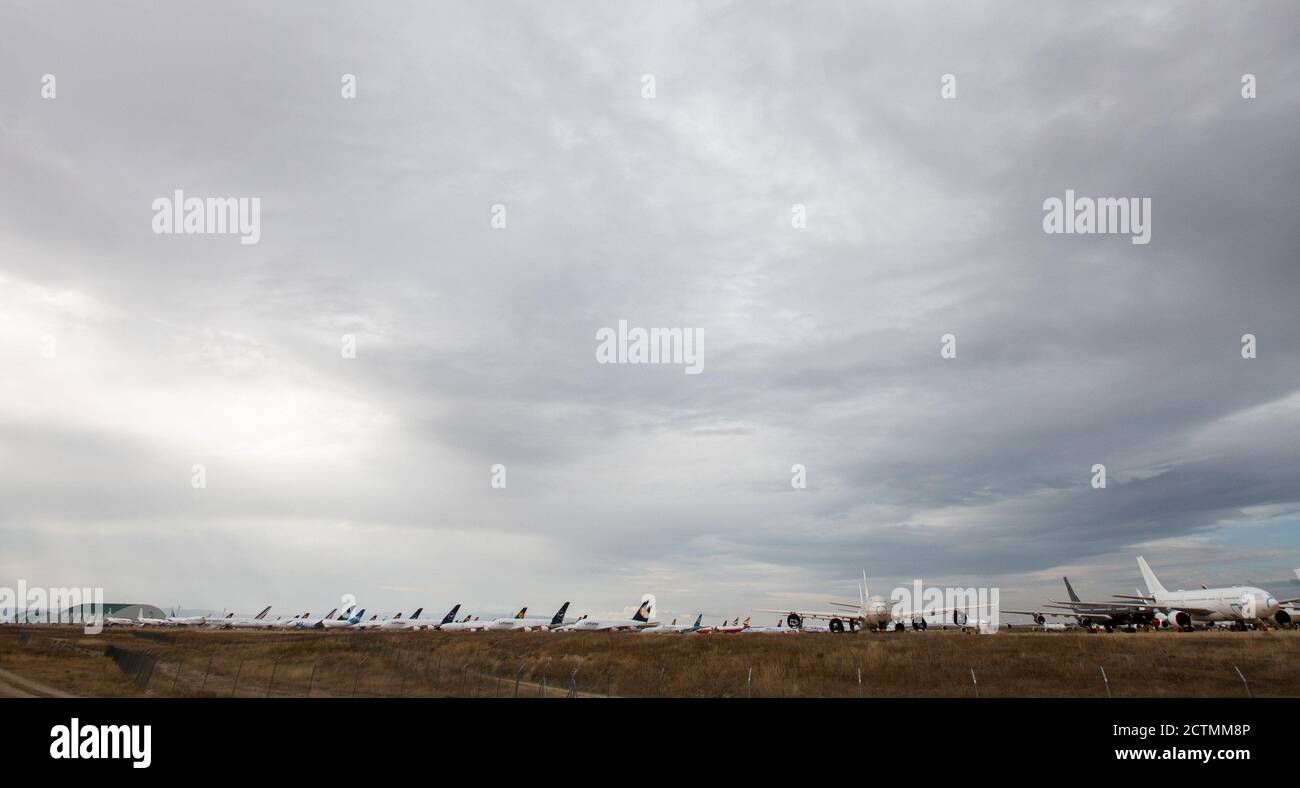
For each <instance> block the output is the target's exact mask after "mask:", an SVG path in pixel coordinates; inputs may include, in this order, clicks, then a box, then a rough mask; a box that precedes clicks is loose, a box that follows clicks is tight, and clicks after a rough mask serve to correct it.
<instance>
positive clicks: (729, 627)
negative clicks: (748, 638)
mask: <svg viewBox="0 0 1300 788" xmlns="http://www.w3.org/2000/svg"><path fill="white" fill-rule="evenodd" d="M746 629H749V618H748V617H746V618H745V621H744V623H741V620H740V616H736V618H735V620H734V621H732V622H731V623H730V624H728V623H727V622H725V621H723V622H722V625H721V626H719V627H718V628H717V631H718V632H724V633H733V632H744V631H745V630H746Z"/></svg>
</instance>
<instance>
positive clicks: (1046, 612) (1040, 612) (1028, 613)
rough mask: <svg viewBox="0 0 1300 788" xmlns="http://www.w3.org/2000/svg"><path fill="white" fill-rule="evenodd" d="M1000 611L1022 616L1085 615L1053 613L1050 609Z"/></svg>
mask: <svg viewBox="0 0 1300 788" xmlns="http://www.w3.org/2000/svg"><path fill="white" fill-rule="evenodd" d="M1000 612H1003V613H1016V614H1019V615H1022V616H1065V617H1067V618H1078V617H1079V616H1081V615H1083V614H1082V613H1053V612H1052V611H1050V610H1035V611H1032V612H1031V611H1028V610H1003V611H1000Z"/></svg>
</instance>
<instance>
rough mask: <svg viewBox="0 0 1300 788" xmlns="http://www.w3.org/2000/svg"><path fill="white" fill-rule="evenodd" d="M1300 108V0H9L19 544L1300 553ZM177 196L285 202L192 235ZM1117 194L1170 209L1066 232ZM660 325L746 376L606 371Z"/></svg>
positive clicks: (1282, 558) (1000, 554) (765, 554)
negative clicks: (175, 227) (1090, 0)
mask: <svg viewBox="0 0 1300 788" xmlns="http://www.w3.org/2000/svg"><path fill="white" fill-rule="evenodd" d="M1245 74H1252V75H1254V79H1255V85H1256V95H1255V97H1254V98H1245V97H1243V95H1242V92H1243V83H1242V80H1243V75H1245ZM46 75H52V76H53V77H54V78H55V80H56V81H55V82H54V86H55V95H54V96H53V97H46V96H45V95H43V91H44V90H45V88H46V84H45V77H46ZM344 75H352V76H353V77H354V78H355V98H347V97H345V96H344V92H345V88H344V79H345V77H344ZM945 75H950V76H951V79H948V80H946V81H945ZM647 76H649V77H652V78H653V94H652V95H648V94H647V90H648V88H647V85H648V84H649V82H648V80H647ZM945 86H948V87H950V88H951V89H953V90H955V95H952V96H951V97H945V95H944V93H945V90H944V89H945ZM949 92H950V93H951V91H949ZM1298 121H1300V13H1297V11H1296V8H1295V6H1294V4H1291V3H1286V2H1271V3H1249V2H1247V3H1238V4H1231V5H1227V4H1220V3H1182V4H1172V3H1143V4H1140V5H1138V6H1134V5H1133V4H1129V3H1097V4H1088V5H1087V6H1086V7H1083V6H1079V5H1078V4H1074V3H1066V2H1041V3H1001V4H990V5H984V4H980V3H960V4H957V3H918V2H908V3H871V2H865V3H858V2H845V3H835V2H817V3H752V2H736V3H725V2H709V3H695V4H687V3H681V2H665V3H655V4H649V5H647V4H632V3H609V2H590V3H577V2H560V3H546V4H537V3H526V2H518V3H516V2H485V3H478V2H475V3H470V2H461V3H385V4H383V5H382V6H380V7H366V8H362V7H358V6H356V4H350V3H340V2H312V3H305V2H297V3H277V4H272V5H267V4H263V3H253V2H231V3H223V4H220V5H211V4H199V3H175V4H156V3H139V2H126V3H120V4H114V5H113V6H112V8H105V7H95V6H92V5H91V4H80V3H69V4H50V3H37V2H17V3H13V2H11V3H6V4H5V6H4V8H3V9H2V10H0V173H2V174H3V177H2V178H0V583H3V584H10V585H12V584H14V583H16V582H17V580H18V579H24V580H26V581H27V582H28V583H29V584H32V585H45V586H102V587H104V588H105V591H106V594H107V596H108V597H109V598H110V601H137V602H149V603H153V604H158V605H160V606H163V607H172V606H181V607H184V608H190V609H221V608H231V609H239V610H247V611H256V610H259V609H260V608H261V607H262V606H264V605H265V604H273V605H275V606H276V612H279V613H284V614H288V613H291V612H292V613H297V612H301V611H303V610H310V611H313V612H317V613H319V612H323V611H324V610H325V609H327V608H329V607H333V606H335V605H336V603H337V601H338V599H339V598H340V596H341V595H342V594H345V593H346V594H353V595H355V596H356V598H357V599H358V600H359V601H360V603H361V604H362V605H365V606H367V607H369V608H371V609H372V610H384V611H393V610H398V609H404V610H408V611H409V609H411V608H414V607H417V606H424V607H426V608H427V609H429V610H438V611H441V610H443V609H445V608H447V607H450V606H451V605H452V604H453V603H456V602H460V603H463V604H464V605H465V606H466V608H465V609H466V611H467V612H481V613H483V614H491V613H504V612H512V611H513V610H514V609H516V608H517V607H518V606H520V605H522V604H528V605H529V606H530V608H531V609H532V610H533V611H534V612H537V613H538V614H539V615H549V614H550V612H551V611H553V610H554V609H555V608H556V607H558V606H559V604H560V603H561V602H563V601H565V600H571V601H572V603H573V607H572V608H571V611H572V612H573V613H581V612H590V613H593V614H596V615H599V614H602V613H625V612H630V611H631V610H632V609H635V607H636V605H637V603H638V602H639V600H640V597H641V595H642V594H643V593H645V592H653V593H655V594H656V595H657V597H658V602H659V608H660V615H661V618H667V617H671V616H682V617H688V616H691V615H693V614H694V613H696V612H703V613H704V614H705V615H706V622H707V618H708V617H714V616H726V617H728V618H730V617H733V616H737V615H739V616H744V615H746V614H747V612H748V610H749V609H750V608H754V607H772V606H775V607H787V606H789V607H795V606H804V607H808V606H813V607H817V606H822V607H824V602H825V600H826V599H828V598H849V599H852V598H853V597H854V596H856V594H857V591H856V586H855V584H856V582H857V580H858V578H860V576H861V573H862V572H863V571H865V572H866V573H867V576H868V579H869V585H870V590H871V592H872V593H884V594H887V593H888V591H889V590H890V589H891V588H892V587H894V586H896V585H900V584H903V585H910V584H911V582H912V580H913V579H914V578H921V579H923V580H924V582H925V583H926V584H927V585H938V586H949V585H953V586H962V587H967V586H973V585H978V586H996V587H998V588H999V589H1000V590H1001V599H1002V602H1003V604H1004V605H1012V604H1014V605H1030V604H1035V603H1037V602H1039V601H1041V600H1043V599H1045V598H1048V597H1049V596H1050V597H1054V598H1059V595H1060V593H1061V592H1062V591H1063V588H1062V587H1061V586H1060V579H1059V578H1060V576H1061V575H1063V574H1068V575H1070V576H1071V580H1072V582H1073V583H1074V585H1075V587H1076V588H1077V589H1078V590H1079V591H1080V592H1081V593H1083V594H1085V595H1087V596H1093V597H1098V596H1107V595H1109V594H1112V593H1131V591H1132V589H1133V588H1134V587H1135V586H1136V585H1137V583H1138V582H1139V580H1140V577H1139V575H1138V572H1137V567H1136V564H1135V562H1134V556H1135V555H1137V554H1143V555H1145V556H1146V558H1147V559H1148V561H1149V562H1150V563H1151V565H1152V566H1153V567H1154V568H1155V570H1156V571H1157V573H1158V574H1160V576H1161V580H1162V581H1163V582H1164V584H1165V585H1166V586H1169V587H1171V588H1173V587H1178V586H1180V585H1181V586H1193V587H1194V586H1196V585H1199V584H1201V583H1211V584H1213V583H1217V582H1223V583H1237V582H1263V581H1266V580H1268V581H1272V580H1280V579H1286V578H1290V577H1291V576H1292V572H1291V569H1292V568H1293V567H1296V566H1300V321H1297V320H1296V314H1297V295H1300V222H1297V216H1298V215H1300V197H1297V189H1296V184H1297V183H1300V146H1297V145H1296V129H1297V128H1300V123H1298ZM177 189H182V190H184V192H185V194H186V195H189V196H199V197H243V198H257V199H258V200H259V204H260V239H259V240H258V242H257V243H255V244H244V243H241V242H240V239H239V238H238V237H237V236H234V235H229V234H227V235H221V234H158V233H155V232H154V230H153V220H154V209H153V207H152V206H153V202H154V200H155V199H157V198H159V197H170V196H171V195H172V194H173V192H174V191H175V190H177ZM1067 190H1072V191H1073V192H1074V193H1076V194H1077V195H1086V196H1094V197H1138V198H1149V199H1150V201H1151V215H1150V219H1151V239H1150V243H1148V244H1135V243H1131V239H1130V238H1129V237H1128V236H1127V235H1114V234H1111V235H1100V234H1093V235H1087V234H1072V235H1060V234H1048V233H1046V232H1044V227H1043V219H1044V207H1043V206H1044V200H1046V199H1048V198H1051V197H1057V198H1062V199H1063V198H1064V196H1065V194H1066V191H1067ZM494 206H503V207H504V211H505V213H504V216H505V226H504V227H499V226H494V218H496V217H497V212H498V211H499V210H500V209H499V208H496V207H494ZM796 206H802V211H803V215H804V216H805V217H806V220H805V222H804V223H803V226H796V225H797V224H798V222H797V221H796V220H795V212H796V211H797V210H799V209H798V208H797V207H796ZM621 320H626V321H627V322H628V323H629V324H630V325H632V326H640V327H645V328H650V327H665V328H680V329H690V330H692V331H698V332H699V335H700V336H701V337H702V338H703V340H702V341H703V345H702V348H703V351H702V353H703V355H702V359H703V371H702V372H701V373H700V374H684V370H683V367H682V365H673V364H657V365H654V364H601V363H598V362H597V354H596V350H597V344H598V343H597V335H598V332H599V331H600V330H601V329H602V328H608V327H617V326H618V324H619V321H621ZM1246 333H1250V334H1253V335H1254V336H1255V337H1256V343H1257V344H1256V349H1257V353H1256V357H1255V358H1249V359H1247V358H1243V355H1242V347H1243V346H1242V336H1243V334H1246ZM948 334H951V335H952V336H953V337H954V338H955V348H956V355H955V357H952V358H945V357H943V355H942V354H941V350H942V349H943V339H942V338H943V337H944V335H948ZM349 338H350V339H349ZM346 342H352V343H354V345H353V346H354V347H355V357H347V355H346V354H345V353H344V352H343V347H344V344H345V343H346ZM1096 464H1103V465H1105V467H1106V476H1107V480H1106V486H1105V487H1104V488H1101V489H1098V488H1095V487H1094V485H1093V482H1094V472H1093V467H1094V465H1096ZM196 465H201V466H202V468H203V474H204V479H203V481H204V486H201V487H196V486H195V466H196ZM497 465H501V466H504V467H505V486H504V487H494V486H493V480H494V472H493V467H494V466H497ZM795 465H802V466H804V468H805V469H806V487H804V488H797V487H796V486H795V485H794V484H793V483H792V479H793V476H794V473H793V470H792V469H793V466H795ZM760 623H769V624H770V623H772V622H770V621H766V619H763V620H762V621H760Z"/></svg>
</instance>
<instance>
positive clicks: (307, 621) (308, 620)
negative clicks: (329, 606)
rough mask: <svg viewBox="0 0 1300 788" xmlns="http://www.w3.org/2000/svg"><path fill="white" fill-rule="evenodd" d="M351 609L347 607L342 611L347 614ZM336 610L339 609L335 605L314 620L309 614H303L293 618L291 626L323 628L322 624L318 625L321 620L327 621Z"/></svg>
mask: <svg viewBox="0 0 1300 788" xmlns="http://www.w3.org/2000/svg"><path fill="white" fill-rule="evenodd" d="M351 611H352V608H350V607H349V608H348V609H347V610H345V611H344V615H347V614H348V613H350V612H351ZM337 612H339V609H338V608H337V607H336V608H334V609H333V610H331V611H330V612H328V613H326V614H325V615H323V616H321V617H320V618H318V619H315V620H313V619H312V617H311V616H309V615H304V616H303V617H302V618H297V619H294V620H293V623H292V627H293V628H294V629H324V627H323V626H320V624H321V622H323V621H328V620H329V619H331V618H333V617H334V614H335V613H337Z"/></svg>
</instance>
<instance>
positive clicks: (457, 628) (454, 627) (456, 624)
mask: <svg viewBox="0 0 1300 788" xmlns="http://www.w3.org/2000/svg"><path fill="white" fill-rule="evenodd" d="M490 623H492V622H491V621H479V620H478V619H477V618H471V617H470V615H469V614H468V613H466V614H465V617H464V618H462V619H461V620H460V621H452V622H449V623H446V624H443V625H442V626H441V627H439V629H441V630H442V631H443V632H482V631H483V630H485V629H487V628H488V624H490Z"/></svg>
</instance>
